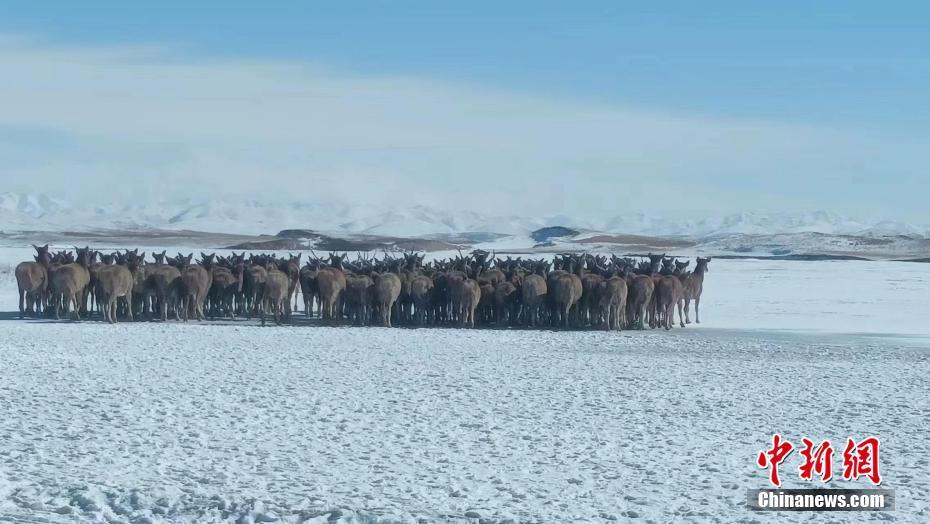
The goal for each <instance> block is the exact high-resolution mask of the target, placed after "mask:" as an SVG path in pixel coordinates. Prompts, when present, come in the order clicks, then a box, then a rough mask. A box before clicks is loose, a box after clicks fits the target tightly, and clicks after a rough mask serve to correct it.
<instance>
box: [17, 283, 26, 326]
mask: <svg viewBox="0 0 930 524" xmlns="http://www.w3.org/2000/svg"><path fill="white" fill-rule="evenodd" d="M25 317H26V290H25V289H23V288H19V319H20V320H22V319H23V318H25Z"/></svg>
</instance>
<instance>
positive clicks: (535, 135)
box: [0, 0, 930, 223]
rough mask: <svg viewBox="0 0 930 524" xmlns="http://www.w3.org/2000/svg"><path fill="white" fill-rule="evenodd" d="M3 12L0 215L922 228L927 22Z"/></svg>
mask: <svg viewBox="0 0 930 524" xmlns="http://www.w3.org/2000/svg"><path fill="white" fill-rule="evenodd" d="M641 4H643V5H638V4H634V3H632V2H599V1H588V2H549V1H534V2H523V1H512V2H485V1H472V2H457V3H453V2H427V1H419V2H412V1H402V0H401V1H390V2H388V1H384V2H381V1H367V2H360V1H344V2H326V3H324V2H298V1H276V2H230V1H225V2H212V1H201V2H180V1H161V2H158V3H157V4H155V3H150V4H149V5H146V6H144V7H142V6H141V3H138V2H115V1H114V2H101V1H92V0H90V1H85V2H69V1H60V2H55V1H49V2H34V1H18V0H12V1H7V2H3V3H0V75H2V77H0V78H2V81H0V192H2V191H15V192H30V193H32V192H43V193H47V194H50V195H53V196H59V197H67V198H70V199H73V200H80V201H84V202H88V203H93V202H107V203H111V202H114V201H138V200H145V201H153V200H159V199H178V198H192V199H238V198H249V199H256V200H260V201H270V202H274V201H285V200H286V201H295V200H296V201H311V202H314V201H343V202H349V203H356V204H360V205H371V206H382V207H402V206H409V205H420V204H425V205H434V206H437V207H442V208H447V209H469V210H475V211H479V212H488V213H490V212H495V213H502V212H504V213H508V214H520V215H556V214H565V215H577V216H579V217H583V218H597V217H603V216H613V215H618V214H623V213H627V212H639V211H644V212H648V213H650V214H654V215H660V216H669V217H676V216H706V215H714V214H721V213H731V212H752V211H757V212H789V213H804V212H811V211H816V210H824V211H829V212H833V213H837V214H843V215H849V216H853V217H857V218H864V219H875V220H903V221H912V222H918V223H930V212H928V211H927V206H926V205H925V200H926V195H928V194H930V176H928V173H927V170H926V166H927V165H928V160H930V143H928V142H930V138H928V137H930V104H928V103H926V101H927V96H928V95H927V93H930V89H928V88H930V31H928V29H930V27H928V25H930V5H927V4H925V3H920V2H913V3H910V2H895V3H877V2H855V1H846V2H838V1H837V2H830V1H826V2H816V3H813V2H790V1H786V2H728V1H715V2H680V3H679V2H668V3H662V4H661V5H647V4H650V3H641Z"/></svg>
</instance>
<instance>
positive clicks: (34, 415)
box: [0, 249, 930, 522]
mask: <svg viewBox="0 0 930 524" xmlns="http://www.w3.org/2000/svg"><path fill="white" fill-rule="evenodd" d="M28 253H29V252H28V250H20V249H16V250H14V249H3V250H0V310H2V311H6V312H10V311H13V310H14V309H15V288H14V283H13V281H12V277H11V275H10V273H9V272H8V271H9V268H10V267H11V266H12V261H14V260H19V259H24V258H26V257H27V256H28ZM710 270H711V272H710V273H708V275H707V279H706V284H705V299H704V303H703V304H702V305H703V308H702V313H703V315H702V321H703V324H701V325H700V326H689V327H688V328H687V329H684V330H681V329H676V330H673V331H672V332H669V333H666V332H660V331H647V332H623V333H606V332H600V331H586V332H553V331H525V330H459V329H422V330H410V329H382V328H348V327H346V328H324V327H299V326H294V327H283V328H271V327H269V328H264V329H263V328H260V327H258V326H256V325H254V324H252V323H246V322H237V323H233V324H228V323H227V324H222V325H219V324H214V323H209V322H208V323H203V324H197V323H191V324H187V325H184V324H178V323H169V324H159V323H132V324H130V323H123V324H119V325H117V326H109V325H104V324H102V323H99V322H82V323H73V322H59V323H56V322H45V321H19V320H15V319H14V318H13V315H12V314H10V313H4V314H2V315H0V333H2V335H3V336H2V339H0V370H2V376H3V380H0V410H2V413H3V414H4V416H3V417H0V520H4V519H5V520H8V521H15V522H73V521H101V522H203V521H206V522H215V521H223V522H226V521H228V522H264V521H275V520H280V521H285V522H304V521H309V522H332V521H341V522H395V521H399V522H418V521H425V522H445V521H459V522H479V521H481V522H496V521H504V520H508V519H510V520H512V521H516V522H587V521H592V522H598V521H605V520H617V521H643V522H675V521H698V522H700V521H720V522H733V521H750V522H751V521H758V522H784V521H812V522H813V521H818V522H819V521H822V520H823V519H824V514H817V513H811V514H805V513H777V514H772V513H754V512H751V511H750V510H748V509H747V508H746V504H745V501H746V490H747V489H751V488H762V487H767V477H766V472H765V471H763V470H762V469H759V468H757V467H756V466H755V463H754V460H755V455H756V453H757V452H758V451H759V450H761V449H763V448H765V447H766V445H768V444H769V443H770V439H771V435H772V433H774V432H779V433H781V434H782V435H785V436H786V437H787V438H789V439H791V440H792V441H794V442H798V441H800V438H801V437H804V436H807V437H811V438H813V439H814V440H819V439H824V438H829V439H831V440H832V441H833V442H834V446H837V444H836V443H837V442H843V441H845V439H846V437H855V438H862V437H865V436H867V435H877V436H879V437H880V438H881V439H882V459H881V460H882V462H881V467H882V473H883V476H884V482H883V487H887V488H893V489H895V490H896V505H897V507H896V509H895V511H894V512H888V513H874V514H866V513H834V514H830V515H829V517H830V519H831V520H833V521H837V522H858V521H862V520H888V519H891V520H898V521H902V522H925V521H927V520H928V519H930V500H928V499H927V497H926V493H927V490H928V489H930V474H928V473H927V471H928V468H930V459H928V458H927V457H928V456H930V442H928V440H927V439H926V420H927V418H928V416H930V403H928V401H927V398H928V389H930V386H928V384H930V383H928V380H927V376H928V375H930V350H928V347H930V337H928V336H927V335H930V327H928V325H927V323H926V321H925V317H926V315H925V314H924V307H923V306H924V305H925V304H926V297H928V296H930V266H927V265H924V264H907V263H891V262H872V263H864V262H770V261H748V260H738V261H729V260H726V261H725V260H714V261H712V262H711V265H710ZM840 452H841V450H840ZM837 460H839V458H837ZM798 464H799V462H798V459H797V455H796V454H795V455H794V456H792V457H791V458H789V459H788V461H787V462H786V463H785V465H784V466H783V469H782V477H783V479H784V486H785V487H802V483H801V482H800V481H799V480H798V479H797V474H796V468H797V465H798ZM834 467H835V468H838V464H835V466H834ZM838 473H839V470H838V469H837V470H836V471H835V475H837V476H838ZM831 487H866V484H863V483H861V482H851V483H850V482H845V481H843V480H839V481H837V480H834V481H833V482H832V483H831Z"/></svg>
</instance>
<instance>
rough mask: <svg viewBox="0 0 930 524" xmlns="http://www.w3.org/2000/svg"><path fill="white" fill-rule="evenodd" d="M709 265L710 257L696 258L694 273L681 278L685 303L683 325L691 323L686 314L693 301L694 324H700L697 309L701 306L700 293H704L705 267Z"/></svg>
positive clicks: (699, 315)
mask: <svg viewBox="0 0 930 524" xmlns="http://www.w3.org/2000/svg"><path fill="white" fill-rule="evenodd" d="M709 263H710V257H707V258H701V257H698V259H697V263H696V264H695V266H694V271H693V272H691V273H689V274H687V275H684V276H683V277H681V282H682V287H683V289H684V302H685V323H686V324H690V323H691V317H690V315H689V313H688V309H689V306H690V305H691V301H692V300H694V322H695V323H697V324H700V323H701V314H700V312H699V309H698V308H699V307H700V305H701V293H703V292H704V274H705V273H707V271H708V269H707V265H708V264H709Z"/></svg>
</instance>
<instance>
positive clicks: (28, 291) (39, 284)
mask: <svg viewBox="0 0 930 524" xmlns="http://www.w3.org/2000/svg"><path fill="white" fill-rule="evenodd" d="M32 247H34V248H35V250H36V256H35V262H23V263H21V264H19V265H17V266H16V271H15V273H16V286H17V288H18V289H19V318H21V319H22V318H24V317H25V315H26V313H27V312H28V313H30V314H33V315H38V314H39V313H41V312H42V310H43V309H44V306H45V302H46V295H47V293H48V287H49V286H48V284H49V265H50V264H51V263H52V255H51V254H50V253H49V252H48V244H45V245H44V246H41V247H39V246H36V245H33V246H32ZM27 303H28V308H27V307H26V306H27ZM33 304H35V310H33Z"/></svg>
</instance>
